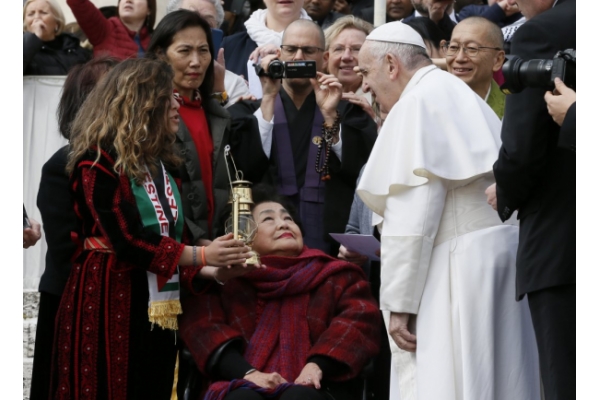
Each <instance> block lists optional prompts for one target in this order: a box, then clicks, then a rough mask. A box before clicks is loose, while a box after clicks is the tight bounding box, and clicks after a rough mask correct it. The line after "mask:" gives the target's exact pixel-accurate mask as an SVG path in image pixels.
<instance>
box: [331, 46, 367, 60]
mask: <svg viewBox="0 0 600 400" xmlns="http://www.w3.org/2000/svg"><path fill="white" fill-rule="evenodd" d="M346 50H350V53H352V56H354V57H356V55H357V54H358V53H359V52H360V46H335V47H334V48H333V49H331V53H332V54H333V55H335V56H341V55H342V54H344V53H345V52H346Z"/></svg>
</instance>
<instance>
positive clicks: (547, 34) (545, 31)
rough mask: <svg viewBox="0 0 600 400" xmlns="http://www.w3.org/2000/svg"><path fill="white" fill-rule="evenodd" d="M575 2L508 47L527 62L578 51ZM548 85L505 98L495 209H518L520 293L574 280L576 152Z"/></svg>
mask: <svg viewBox="0 0 600 400" xmlns="http://www.w3.org/2000/svg"><path fill="white" fill-rule="evenodd" d="M575 46H576V42H575V0H559V1H558V3H557V5H556V6H555V7H554V8H552V9H550V10H548V11H545V12H543V13H541V14H539V15H537V16H536V17H534V18H532V19H531V20H529V21H528V22H526V23H525V24H523V25H522V26H521V27H520V28H519V30H518V31H517V32H516V33H515V36H514V38H513V41H512V48H511V52H512V53H513V54H514V55H516V56H518V57H520V58H523V59H525V60H530V59H551V58H553V57H554V55H555V54H556V52H557V51H559V50H565V49H569V48H571V49H575ZM546 90H547V88H527V89H525V90H523V91H522V92H521V93H518V94H514V95H510V96H508V97H507V98H506V111H505V114H504V121H503V124H502V147H501V148H500V154H499V157H498V161H497V162H496V163H495V164H494V175H495V177H496V182H497V199H498V213H499V215H500V218H501V219H502V220H503V221H504V220H506V219H508V218H509V217H510V216H511V214H512V213H513V212H514V211H516V210H518V212H519V214H518V216H519V219H520V220H521V229H520V240H519V250H518V253H517V296H519V297H522V295H524V294H525V293H529V292H532V291H536V290H541V289H545V288H548V287H553V286H558V285H564V284H571V283H575V187H576V186H575V152H573V151H570V150H567V149H564V148H561V147H558V146H557V144H558V137H559V132H560V127H559V126H558V125H557V124H556V123H555V122H554V121H553V120H552V117H550V115H549V114H548V109H547V107H546V102H545V101H544V93H545V91H546Z"/></svg>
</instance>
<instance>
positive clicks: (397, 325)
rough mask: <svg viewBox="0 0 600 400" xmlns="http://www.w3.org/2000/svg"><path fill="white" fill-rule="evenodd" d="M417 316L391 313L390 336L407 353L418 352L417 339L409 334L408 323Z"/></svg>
mask: <svg viewBox="0 0 600 400" xmlns="http://www.w3.org/2000/svg"><path fill="white" fill-rule="evenodd" d="M414 317H415V315H413V314H407V313H395V312H393V313H391V315H390V336H391V337H392V339H393V340H394V342H395V343H396V345H397V346H398V347H399V348H401V349H402V350H405V351H410V352H412V353H414V352H415V351H417V337H416V336H415V335H413V334H412V333H410V332H409V330H408V321H409V320H410V319H412V318H414Z"/></svg>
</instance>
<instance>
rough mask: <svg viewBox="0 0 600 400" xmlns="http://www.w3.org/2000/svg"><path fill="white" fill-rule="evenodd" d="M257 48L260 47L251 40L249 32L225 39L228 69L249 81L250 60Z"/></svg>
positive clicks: (224, 46)
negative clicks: (248, 66)
mask: <svg viewBox="0 0 600 400" xmlns="http://www.w3.org/2000/svg"><path fill="white" fill-rule="evenodd" d="M256 47H258V46H257V45H256V43H255V42H254V41H253V40H252V39H250V35H248V32H245V31H244V32H239V33H236V34H235V35H231V36H226V37H225V38H224V39H223V49H224V50H225V60H227V69H228V70H229V71H231V72H233V73H234V74H236V75H244V78H245V79H248V68H247V65H248V58H249V57H250V54H251V53H252V52H253V51H254V49H256Z"/></svg>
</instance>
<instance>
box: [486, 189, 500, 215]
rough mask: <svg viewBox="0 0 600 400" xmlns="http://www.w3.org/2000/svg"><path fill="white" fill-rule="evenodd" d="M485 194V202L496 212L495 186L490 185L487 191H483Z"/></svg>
mask: <svg viewBox="0 0 600 400" xmlns="http://www.w3.org/2000/svg"><path fill="white" fill-rule="evenodd" d="M485 194H486V195H487V202H488V204H489V205H490V206H492V208H493V209H494V210H496V211H498V199H497V198H496V184H495V183H494V184H493V185H490V186H489V187H488V188H487V189H485Z"/></svg>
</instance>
